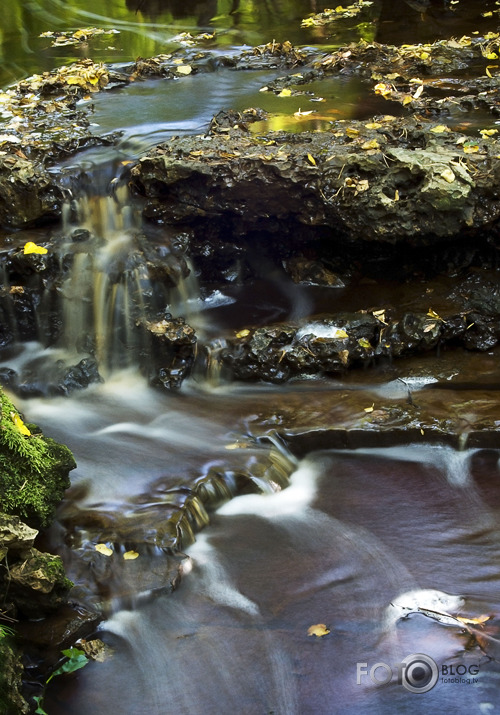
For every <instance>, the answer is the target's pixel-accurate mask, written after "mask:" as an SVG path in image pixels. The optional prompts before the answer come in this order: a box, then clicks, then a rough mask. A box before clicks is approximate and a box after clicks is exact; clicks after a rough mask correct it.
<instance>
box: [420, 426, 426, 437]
mask: <svg viewBox="0 0 500 715" xmlns="http://www.w3.org/2000/svg"><path fill="white" fill-rule="evenodd" d="M420 434H421V435H422V437H423V436H424V434H425V432H424V430H423V429H422V427H421V428H420Z"/></svg>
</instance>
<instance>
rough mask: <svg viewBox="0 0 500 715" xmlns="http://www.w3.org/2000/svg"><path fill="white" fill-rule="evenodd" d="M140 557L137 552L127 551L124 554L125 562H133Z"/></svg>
mask: <svg viewBox="0 0 500 715" xmlns="http://www.w3.org/2000/svg"><path fill="white" fill-rule="evenodd" d="M138 556H139V554H138V553H137V551H133V550H131V551H125V553H124V554H123V558H124V559H125V561H133V560H134V559H136V558H137V557H138Z"/></svg>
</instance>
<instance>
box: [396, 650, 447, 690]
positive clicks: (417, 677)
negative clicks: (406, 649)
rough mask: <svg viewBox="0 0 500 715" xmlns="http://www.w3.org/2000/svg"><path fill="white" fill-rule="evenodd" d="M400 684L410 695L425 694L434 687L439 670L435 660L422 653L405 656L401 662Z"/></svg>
mask: <svg viewBox="0 0 500 715" xmlns="http://www.w3.org/2000/svg"><path fill="white" fill-rule="evenodd" d="M401 673H402V678H401V684H402V685H403V687H405V688H406V690H409V691H410V693H427V692H429V690H432V688H433V687H434V686H435V685H436V683H437V681H438V678H439V668H438V666H437V663H436V661H435V660H433V659H432V658H431V657H430V656H428V655H424V654H423V653H413V654H412V655H407V656H406V658H404V659H403V660H402V661H401Z"/></svg>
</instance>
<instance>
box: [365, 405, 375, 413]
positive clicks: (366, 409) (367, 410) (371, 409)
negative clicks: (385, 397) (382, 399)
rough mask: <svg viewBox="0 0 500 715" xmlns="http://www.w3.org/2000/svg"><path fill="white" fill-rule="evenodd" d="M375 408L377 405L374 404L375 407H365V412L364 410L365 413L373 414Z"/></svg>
mask: <svg viewBox="0 0 500 715" xmlns="http://www.w3.org/2000/svg"><path fill="white" fill-rule="evenodd" d="M374 407H375V403H373V405H372V406H371V407H365V408H364V410H363V412H367V413H368V412H373V408H374Z"/></svg>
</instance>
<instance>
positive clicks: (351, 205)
mask: <svg viewBox="0 0 500 715" xmlns="http://www.w3.org/2000/svg"><path fill="white" fill-rule="evenodd" d="M373 125H375V129H373V128H367V126H366V123H362V122H349V123H346V122H337V123H336V124H335V125H334V126H333V127H332V131H331V132H323V133H316V134H314V133H313V134H311V133H306V132H304V133H302V134H300V135H295V136H293V135H284V134H280V133H273V132H270V133H268V134H266V135H265V139H266V141H265V142H262V140H261V138H259V137H254V136H248V135H244V136H241V133H240V132H238V131H230V132H228V133H226V134H225V135H224V136H220V135H212V137H211V139H210V140H207V138H206V137H184V138H179V139H176V140H175V141H170V142H169V143H167V144H163V145H160V146H159V147H157V148H156V149H154V150H152V151H151V152H150V153H149V155H148V156H145V157H143V158H141V160H140V161H139V163H138V164H137V165H136V166H135V167H134V168H133V169H132V171H131V178H132V184H133V186H134V187H135V189H136V191H137V192H138V193H139V194H142V195H144V196H145V197H146V199H147V203H146V206H145V216H146V217H148V218H150V219H151V220H154V221H161V222H162V223H164V224H169V223H170V224H176V223H179V222H180V223H184V224H186V225H191V226H195V227H196V228H197V230H198V231H204V230H205V229H206V228H207V227H208V226H209V225H211V226H212V227H213V224H214V219H215V218H216V217H218V219H219V221H220V222H221V223H220V226H221V233H220V236H219V238H221V237H222V235H223V233H224V232H227V231H228V229H229V230H230V231H231V232H232V233H233V235H236V236H238V235H240V236H245V235H249V234H250V233H251V232H252V231H261V232H262V231H268V232H270V233H272V234H276V233H277V232H279V233H280V234H281V237H282V238H284V237H287V238H288V240H289V242H290V243H291V245H293V244H296V243H297V242H298V241H300V240H303V241H307V240H311V238H312V237H313V236H316V237H318V236H326V235H329V236H330V240H331V241H338V242H340V243H342V242H344V243H349V242H353V241H356V242H358V243H359V244H363V243H365V242H370V241H377V242H382V243H387V244H393V245H394V244H397V243H398V242H403V241H404V242H405V243H410V244H411V245H415V246H427V245H436V244H439V243H440V242H446V241H458V242H460V241H461V240H462V239H463V238H464V237H467V238H468V240H472V237H473V236H474V235H475V234H477V233H478V232H479V231H481V232H482V234H481V235H484V231H490V232H491V233H492V235H494V231H495V230H496V227H497V225H498V219H499V215H500V209H499V208H498V207H499V205H500V204H499V202H498V199H497V191H496V188H495V187H496V185H497V183H498V182H497V177H496V173H497V169H496V168H495V167H496V166H497V162H495V161H494V156H496V154H497V152H498V151H500V149H499V147H500V142H497V141H496V140H495V139H494V138H489V139H488V141H486V140H485V141H482V140H481V141H479V145H480V146H479V149H480V150H479V151H478V152H477V153H474V154H471V155H468V156H467V162H466V163H465V160H462V158H461V154H462V153H463V149H462V148H461V147H460V145H458V146H457V141H458V140H459V139H461V135H459V134H456V133H454V132H447V133H445V134H443V135H442V136H440V135H437V134H435V133H433V132H432V131H431V129H432V125H431V124H430V123H426V122H423V121H422V122H421V121H416V120H412V119H405V120H402V119H395V118H394V117H390V118H380V120H379V121H375V122H373ZM291 136H293V141H292V140H291ZM464 141H465V139H464ZM179 207H181V208H179ZM290 243H289V245H290Z"/></svg>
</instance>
